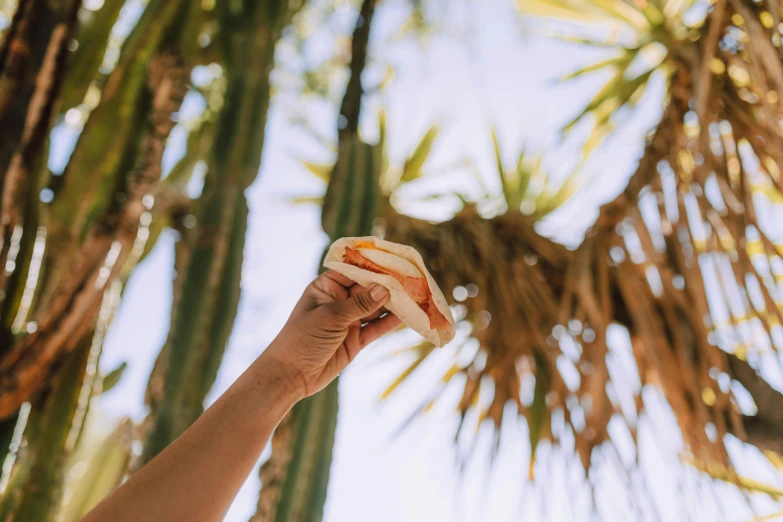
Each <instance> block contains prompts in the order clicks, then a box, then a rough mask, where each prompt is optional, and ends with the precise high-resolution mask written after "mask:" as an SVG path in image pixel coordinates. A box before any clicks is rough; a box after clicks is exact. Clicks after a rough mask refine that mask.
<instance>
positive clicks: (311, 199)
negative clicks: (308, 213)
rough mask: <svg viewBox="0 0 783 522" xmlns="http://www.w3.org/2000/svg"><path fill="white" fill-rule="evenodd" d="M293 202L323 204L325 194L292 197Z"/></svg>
mask: <svg viewBox="0 0 783 522" xmlns="http://www.w3.org/2000/svg"><path fill="white" fill-rule="evenodd" d="M291 203H293V204H295V205H323V203H324V197H323V196H297V197H295V198H291Z"/></svg>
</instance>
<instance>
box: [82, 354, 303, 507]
mask: <svg viewBox="0 0 783 522" xmlns="http://www.w3.org/2000/svg"><path fill="white" fill-rule="evenodd" d="M299 398H301V390H300V389H299V388H298V387H297V386H296V383H295V382H294V381H292V380H291V379H290V378H289V376H288V375H286V374H285V373H284V372H283V371H281V369H280V368H279V367H278V365H277V363H276V362H275V360H274V359H272V358H271V357H266V356H264V355H262V356H261V357H259V359H258V360H256V362H255V363H253V365H252V366H251V367H250V368H248V370H247V371H246V372H245V373H244V374H242V376H241V377H240V378H239V379H238V380H237V381H236V382H235V383H234V384H233V385H232V386H231V388H229V389H228V390H227V391H226V393H225V394H223V395H222V396H221V397H220V399H218V400H217V401H216V402H215V403H214V404H213V405H212V406H211V407H210V408H209V409H208V410H207V411H206V412H204V414H203V415H202V416H201V417H200V418H199V419H198V420H197V421H196V422H195V423H194V424H193V426H191V427H190V428H189V429H188V430H187V431H186V432H185V433H183V434H182V435H181V436H180V437H179V438H178V439H177V440H175V441H174V442H173V443H172V444H171V445H170V446H169V447H167V448H166V449H165V450H164V451H163V452H161V453H160V455H158V456H157V457H155V458H154V459H153V460H152V461H150V462H149V463H148V464H147V465H146V466H144V467H143V468H142V469H140V470H139V471H138V472H137V473H135V474H134V475H133V476H132V477H131V478H130V479H129V480H128V481H127V482H126V483H125V484H124V485H123V486H121V487H120V488H119V489H117V490H116V491H115V492H114V493H113V494H112V495H111V496H110V497H109V498H107V499H106V500H105V501H104V502H102V503H101V504H100V505H99V506H98V507H96V509H94V510H93V511H92V512H91V513H90V514H88V515H87V517H85V518H84V520H83V522H125V521H128V522H130V521H133V522H136V521H139V520H166V521H168V522H177V521H188V522H193V521H199V522H201V521H204V522H211V521H216V522H217V521H220V520H222V519H223V517H224V516H225V513H226V511H227V510H228V508H229V506H230V505H231V502H232V500H233V498H234V496H235V495H236V493H237V491H238V490H239V488H240V487H241V486H242V484H243V483H244V481H245V479H246V478H247V476H248V474H249V473H250V472H251V471H252V469H253V466H254V464H255V463H256V461H257V460H258V457H259V455H260V454H261V452H262V451H263V449H264V447H265V446H266V443H267V441H268V440H269V437H270V436H271V434H272V432H273V431H274V429H275V427H276V426H277V424H278V423H279V422H280V420H281V419H282V418H283V416H284V415H285V414H286V413H287V412H288V410H289V409H290V408H291V407H292V406H293V405H294V403H295V402H296V401H297V400H298V399H299Z"/></svg>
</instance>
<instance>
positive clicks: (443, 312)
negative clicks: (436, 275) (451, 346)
mask: <svg viewBox="0 0 783 522" xmlns="http://www.w3.org/2000/svg"><path fill="white" fill-rule="evenodd" d="M324 266H325V267H326V268H329V269H331V270H334V271H335V272H339V273H340V274H342V275H344V276H346V277H348V278H350V279H351V280H353V281H356V282H357V283H358V284H360V285H362V286H368V285H370V284H371V283H377V284H379V285H381V286H383V287H385V288H386V289H388V290H389V294H390V297H389V302H388V303H386V308H387V309H388V310H389V311H390V312H391V313H393V314H394V315H396V316H397V317H399V319H400V320H401V321H402V322H403V323H404V324H406V325H407V326H409V327H410V328H411V329H412V330H414V331H416V332H418V333H419V334H421V335H422V336H424V338H425V339H427V340H429V341H430V342H432V343H433V344H434V345H435V346H444V345H445V344H447V343H448V342H449V341H451V340H452V339H454V335H455V329H454V317H453V316H452V315H451V310H450V309H449V305H448V303H446V298H445V297H443V292H441V291H440V288H438V285H437V283H435V280H434V279H432V276H431V275H430V273H429V271H428V270H427V267H426V266H424V260H423V259H422V258H421V255H420V254H419V253H418V252H417V251H416V250H415V249H414V248H412V247H409V246H405V245H400V244H398V243H392V242H391V241H384V240H383V239H378V238H376V237H372V236H370V237H344V238H342V239H338V240H337V241H335V242H334V243H332V246H331V247H329V252H327V254H326V259H325V260H324Z"/></svg>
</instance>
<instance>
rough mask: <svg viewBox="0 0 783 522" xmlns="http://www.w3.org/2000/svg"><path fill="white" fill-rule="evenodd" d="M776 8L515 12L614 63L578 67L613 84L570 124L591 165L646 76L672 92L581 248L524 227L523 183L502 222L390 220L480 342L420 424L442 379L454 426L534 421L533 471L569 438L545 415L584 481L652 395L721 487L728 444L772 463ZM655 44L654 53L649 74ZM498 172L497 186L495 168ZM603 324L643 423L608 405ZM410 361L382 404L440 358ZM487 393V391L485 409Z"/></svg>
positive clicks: (778, 306)
mask: <svg viewBox="0 0 783 522" xmlns="http://www.w3.org/2000/svg"><path fill="white" fill-rule="evenodd" d="M776 5H777V4H769V5H767V4H764V3H763V2H750V1H747V2H744V1H734V2H724V1H717V2H713V3H694V2H677V1H671V2H667V1H663V0H661V1H650V2H646V1H645V2H631V1H628V2H626V1H623V0H616V1H608V2H607V1H603V0H600V1H599V0H596V1H587V2H569V1H565V0H564V1H558V0H554V1H551V2H549V1H546V2H545V1H541V2H538V1H535V2H524V3H522V4H521V8H522V9H526V10H527V11H524V13H525V16H531V15H535V16H539V17H543V18H544V19H545V21H546V20H555V19H556V20H558V21H563V20H567V21H576V22H578V23H577V25H575V26H573V27H575V28H576V29H575V30H574V33H573V34H571V33H569V34H567V35H565V37H566V38H567V39H569V40H571V41H574V42H575V43H576V44H578V45H602V46H609V47H612V48H615V49H616V53H617V54H616V55H615V56H614V57H612V58H610V59H607V60H603V61H601V62H599V63H596V64H593V65H591V66H589V67H587V68H585V69H583V70H582V71H580V72H579V73H577V75H581V74H588V73H591V72H594V71H599V70H603V69H609V70H611V71H612V74H611V76H610V79H609V81H608V82H607V83H606V84H605V85H604V87H602V88H601V90H600V92H599V93H598V95H596V97H595V98H594V99H593V100H592V101H591V102H590V103H589V104H588V106H587V107H585V109H584V110H583V111H582V112H581V113H580V114H578V115H577V116H576V117H575V118H574V120H573V122H572V123H571V124H569V125H568V126H567V128H566V131H570V130H571V129H572V128H573V127H574V126H575V125H576V124H577V123H579V122H581V121H585V125H590V126H592V129H593V130H592V132H591V134H590V135H589V137H588V139H587V141H586V145H587V146H586V152H590V151H591V150H593V149H594V148H595V147H596V146H597V145H598V144H600V143H601V141H602V140H603V138H604V137H605V136H606V135H607V134H608V133H609V132H610V130H611V128H612V125H613V124H614V121H615V116H616V114H617V111H618V110H619V109H621V108H624V107H626V108H627V107H631V108H633V106H634V105H635V104H636V103H637V102H638V100H639V99H640V97H641V95H642V94H643V93H644V90H645V88H646V85H647V82H648V81H649V79H650V78H651V77H652V76H653V75H655V74H660V75H661V77H662V78H663V80H664V81H665V83H666V98H665V100H664V105H665V107H664V110H663V113H662V116H661V121H660V123H659V124H658V126H657V128H656V129H655V130H654V131H653V132H652V133H651V136H650V138H649V139H648V142H647V144H646V148H645V152H644V156H643V157H642V158H641V160H640V161H639V165H638V166H637V169H636V172H635V173H634V174H633V176H631V178H630V180H629V182H628V184H627V186H626V188H625V189H624V190H623V192H622V193H621V194H620V195H619V196H617V197H616V199H614V200H613V201H611V202H610V203H608V204H606V205H604V206H603V207H602V208H601V210H600V214H599V217H598V219H597V221H596V223H595V224H594V225H593V226H592V227H591V228H590V229H589V230H588V232H587V234H586V237H585V239H584V241H583V243H582V245H581V246H580V247H579V248H577V249H576V250H574V251H572V250H569V249H567V248H565V247H564V246H561V245H559V244H557V243H556V242H553V241H552V240H550V239H547V238H546V237H543V236H541V235H539V234H538V233H536V231H535V230H534V228H533V225H534V224H535V221H536V216H535V215H532V216H530V215H526V214H530V212H529V210H530V209H531V208H532V206H531V205H530V204H528V208H527V210H528V212H523V211H522V210H525V209H524V208H523V207H524V206H525V197H524V196H519V195H518V192H517V191H522V192H523V193H524V189H525V185H524V183H525V182H524V179H525V176H520V175H519V174H518V172H520V169H517V171H516V172H513V171H512V173H511V174H512V175H510V176H509V175H506V176H504V178H503V179H504V182H503V183H502V188H503V191H504V194H503V195H504V199H505V201H506V203H507V206H508V210H507V211H506V212H504V213H502V214H500V215H498V216H497V217H493V218H490V219H487V218H484V217H482V216H481V215H480V214H479V213H478V212H476V210H475V208H474V207H473V206H472V205H467V206H465V207H464V209H463V210H462V211H461V212H459V213H458V214H457V215H455V216H454V217H453V218H452V219H451V220H449V221H446V222H444V223H437V224H432V223H428V222H425V221H421V220H417V219H412V218H410V217H407V216H405V215H402V214H399V213H397V212H395V211H394V209H393V208H391V207H387V211H388V213H387V214H385V215H384V216H383V217H384V220H385V222H386V223H387V227H386V230H385V231H384V233H385V236H386V238H387V239H390V240H392V241H399V242H401V243H406V244H410V245H413V246H414V247H416V248H417V249H418V250H419V251H420V252H421V253H422V254H423V255H424V257H425V259H426V261H427V263H428V266H430V267H431V269H432V272H433V276H434V277H435V278H436V280H438V282H439V284H440V285H441V286H442V287H443V288H444V289H445V290H446V291H447V293H448V292H449V291H450V290H452V289H454V299H453V304H454V305H455V306H456V307H457V310H458V315H459V317H460V318H461V319H462V321H463V322H464V323H465V325H466V326H465V327H466V331H467V332H466V333H467V337H466V338H465V339H466V340H467V339H475V340H476V341H478V346H479V348H478V351H476V350H475V348H473V345H472V343H469V342H468V343H466V344H465V345H463V347H461V348H459V349H458V350H457V356H456V357H457V358H456V359H455V362H454V364H453V366H452V367H451V368H449V369H448V371H447V372H446V373H445V374H444V375H443V376H442V378H441V379H438V380H437V382H434V383H433V385H432V392H431V394H430V395H429V396H427V397H425V400H424V401H423V402H422V403H421V405H420V408H419V409H417V410H416V411H418V412H422V411H426V410H428V409H429V407H430V406H431V405H432V403H433V402H434V401H436V400H437V399H438V397H439V396H440V394H441V393H442V391H443V390H444V389H445V388H446V386H447V385H449V383H450V382H452V381H456V382H460V384H459V386H461V387H462V389H463V393H462V397H461V399H460V400H459V401H458V403H457V404H456V407H457V410H458V411H459V413H460V415H461V417H462V419H463V421H464V420H465V419H466V417H467V413H468V412H470V411H474V410H475V411H476V412H477V418H478V422H479V424H481V423H483V422H484V421H486V422H491V423H492V424H493V425H494V426H495V428H496V430H497V433H499V429H500V426H501V424H502V423H503V420H504V408H505V407H506V406H507V405H508V404H509V403H510V404H513V405H514V406H515V409H516V410H517V412H518V414H519V415H521V416H523V417H524V418H525V419H526V421H527V425H528V431H529V437H530V444H531V449H532V451H531V461H530V475H531V476H532V475H533V470H534V463H535V450H536V446H537V444H538V443H539V442H540V441H542V440H548V441H551V442H553V443H557V442H559V441H560V439H561V437H562V435H563V433H562V432H561V431H554V430H553V429H552V427H551V419H552V415H553V414H558V415H562V418H563V419H564V420H565V425H566V429H567V431H568V432H569V434H570V435H572V436H573V439H574V451H575V452H576V454H577V455H578V456H579V458H580V459H581V462H582V464H583V466H584V469H585V470H586V471H587V470H589V468H590V466H591V461H592V456H593V449H594V448H596V447H598V446H599V445H602V444H612V443H613V441H612V439H611V438H610V436H609V433H608V431H607V426H608V423H609V421H610V420H611V419H612V418H617V419H618V420H621V421H622V422H623V423H624V424H625V425H626V426H628V429H629V430H630V434H631V436H632V437H633V440H635V438H636V434H637V430H638V426H639V418H640V416H642V415H644V414H645V410H644V406H645V404H644V401H643V399H642V395H641V391H642V389H645V388H647V387H652V388H656V389H658V390H660V391H661V392H662V394H663V396H664V397H665V398H666V400H667V401H668V403H669V405H670V406H671V408H672V410H673V412H674V414H675V417H676V419H677V421H678V423H679V425H680V428H681V431H682V435H683V439H684V442H685V449H686V451H687V452H688V453H689V454H690V455H691V457H692V459H693V461H695V462H698V463H701V464H700V465H705V466H707V465H709V466H722V469H725V470H728V471H727V472H726V474H724V475H723V478H725V479H728V480H733V481H735V482H736V481H737V480H739V479H737V477H736V475H735V474H733V472H732V471H731V469H732V467H731V461H730V459H729V458H728V454H727V452H726V449H725V446H724V441H725V438H726V436H727V435H733V436H735V437H737V438H739V439H740V440H742V441H745V442H747V443H749V444H752V445H754V446H756V447H758V448H760V449H762V450H767V451H770V452H775V453H777V454H780V453H781V452H783V446H782V445H781V440H783V439H781V437H780V434H781V433H783V417H782V416H781V413H780V412H781V411H783V395H781V394H780V393H779V392H778V391H777V390H775V389H774V388H773V387H772V386H770V385H769V383H767V382H766V381H765V380H764V379H763V378H762V377H760V376H759V374H758V369H759V366H760V365H761V364H765V361H768V362H770V363H773V364H774V361H775V360H776V357H778V354H779V350H780V349H781V344H780V339H779V337H778V333H777V332H778V330H779V328H780V324H781V321H780V318H781V311H783V297H781V294H780V287H779V284H780V280H781V263H782V262H783V259H781V257H782V256H783V238H781V237H780V235H779V230H778V229H776V228H775V226H774V225H773V223H772V222H768V221H765V219H769V218H768V217H766V216H769V214H768V212H770V209H772V208H773V207H774V205H777V204H779V201H780V197H781V188H782V187H783V184H782V183H781V178H780V166H781V163H780V161H781V156H780V152H779V149H780V144H781V138H783V136H782V135H781V131H780V128H779V126H778V124H777V123H776V122H778V121H779V119H780V116H781V114H780V110H781V109H780V105H779V101H778V100H779V99H780V94H781V90H780V89H781V88H783V84H781V83H780V79H781V78H783V76H780V74H779V72H780V71H782V70H783V62H782V61H781V58H780V51H779V48H780V36H779V34H778V32H777V27H778V25H777V22H776V20H779V19H780V14H781V13H780V11H779V10H778V9H779V8H778V7H776ZM699 13H701V15H700V16H699ZM606 23H610V24H612V25H613V26H615V27H621V28H624V30H625V32H622V31H618V32H617V33H611V35H616V37H615V36H612V39H611V40H606V39H604V38H598V39H593V38H591V37H590V34H591V31H592V34H595V33H596V32H599V33H600V34H601V35H604V34H606V31H604V30H603V29H605V28H606V26H605V25H601V24H606ZM591 24H595V25H591ZM558 27H560V28H562V24H561V25H559V26H558ZM629 28H630V29H631V30H630V31H629V30H628V29H629ZM585 35H587V36H585ZM621 37H622V38H621ZM651 46H652V47H654V48H655V49H657V50H659V52H657V54H656V55H655V56H656V59H655V60H653V61H648V59H647V58H645V57H644V54H645V52H648V51H647V50H648V49H649V48H650V47H651ZM639 61H642V63H641V64H639V63H638V62H639ZM496 149H497V146H496ZM498 157H500V154H498ZM498 170H499V171H500V172H504V173H505V172H506V169H505V167H504V166H503V164H502V160H498ZM520 180H522V181H520ZM528 201H529V200H528ZM499 281H502V282H503V284H498V282H499ZM708 294H709V297H708ZM612 326H620V327H622V328H625V329H627V331H628V333H629V334H630V339H631V345H632V346H631V351H632V353H633V355H634V357H635V360H636V373H637V374H636V375H635V376H632V377H631V380H632V381H633V380H637V379H638V382H639V384H640V385H639V386H637V387H634V388H633V389H632V390H631V392H632V393H633V394H634V397H635V405H636V406H635V411H627V410H626V409H621V407H620V403H619V402H618V401H617V400H616V398H613V397H612V396H611V395H610V394H609V393H608V391H607V389H608V387H611V385H612V382H613V379H612V378H611V376H610V373H609V369H608V367H607V354H608V353H609V348H608V346H607V329H609V328H610V327H612ZM751 332H752V333H751ZM411 351H412V352H413V353H414V354H415V357H414V360H413V362H412V363H411V366H410V367H408V368H407V369H406V370H405V371H404V372H403V374H402V375H401V376H400V378H399V379H398V380H397V381H395V382H394V383H392V385H391V386H390V388H389V390H387V394H388V393H390V392H392V391H393V390H394V388H395V387H396V386H397V385H398V384H399V382H400V381H401V380H403V379H407V378H409V376H411V375H415V370H416V368H417V367H418V366H419V365H420V363H421V362H422V361H423V360H424V359H426V358H427V357H430V356H432V354H433V350H432V346H429V345H427V344H426V343H425V344H420V345H417V346H414V347H412V348H411ZM471 354H472V355H471ZM466 357H467V360H468V361H469V362H467V363H464V362H461V361H464V360H465V358H466ZM566 377H567V378H566ZM486 379H489V380H491V381H492V382H493V383H494V386H493V389H494V392H493V394H492V398H491V400H490V402H489V403H488V404H479V402H478V397H479V392H480V389H481V387H482V383H483V382H485V381H486ZM730 383H735V384H737V385H741V386H742V387H744V388H745V389H746V390H747V391H748V392H750V394H751V396H752V397H753V399H754V400H755V403H756V407H757V411H756V412H753V411H749V410H746V409H741V408H740V405H739V404H738V402H737V400H736V398H735V397H734V393H733V392H732V388H731V387H730V386H728V384H730ZM463 429H465V426H464V424H463V423H461V424H460V428H459V430H463ZM458 435H459V434H458Z"/></svg>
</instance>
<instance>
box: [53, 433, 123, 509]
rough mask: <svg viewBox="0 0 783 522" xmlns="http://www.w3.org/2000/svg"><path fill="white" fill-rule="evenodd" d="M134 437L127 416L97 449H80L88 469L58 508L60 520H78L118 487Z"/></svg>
mask: <svg viewBox="0 0 783 522" xmlns="http://www.w3.org/2000/svg"><path fill="white" fill-rule="evenodd" d="M132 437H133V424H132V423H131V422H130V421H129V420H127V419H125V420H123V421H121V422H120V424H119V425H118V426H117V428H116V429H115V430H114V431H113V432H112V433H110V434H109V435H108V436H107V437H105V438H104V439H103V440H101V441H100V442H99V445H98V446H97V448H96V449H95V450H94V452H92V451H91V450H89V449H87V448H80V450H81V451H79V453H82V452H84V453H86V455H85V456H84V457H83V459H82V460H81V461H79V463H81V462H84V464H85V466H86V467H85V471H84V473H83V474H82V476H81V479H80V480H79V481H78V482H76V483H75V484H74V485H73V488H72V489H71V490H70V491H69V492H68V495H67V498H66V499H65V500H64V502H63V505H62V507H61V509H60V510H59V511H58V518H59V520H60V522H78V521H79V520H80V519H81V518H82V517H83V516H84V515H86V514H87V513H88V512H89V511H90V509H92V508H93V507H95V505H96V504H98V502H100V501H101V500H103V498H104V497H105V496H107V495H108V494H109V493H111V491H112V490H113V489H114V488H115V487H117V485H118V484H119V483H120V482H121V481H122V479H123V477H124V476H125V474H126V472H127V469H128V462H129V461H130V458H131V441H132Z"/></svg>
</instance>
